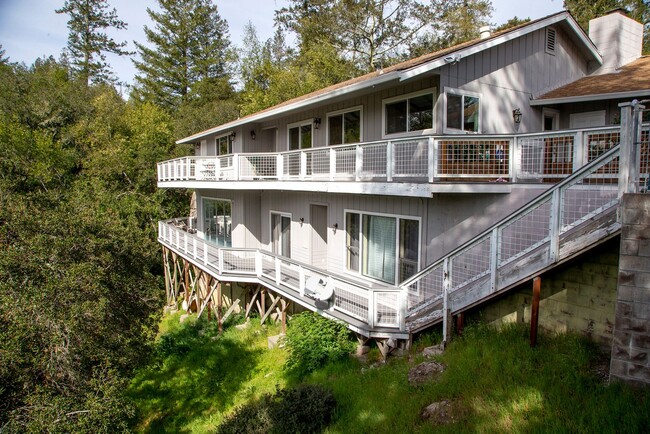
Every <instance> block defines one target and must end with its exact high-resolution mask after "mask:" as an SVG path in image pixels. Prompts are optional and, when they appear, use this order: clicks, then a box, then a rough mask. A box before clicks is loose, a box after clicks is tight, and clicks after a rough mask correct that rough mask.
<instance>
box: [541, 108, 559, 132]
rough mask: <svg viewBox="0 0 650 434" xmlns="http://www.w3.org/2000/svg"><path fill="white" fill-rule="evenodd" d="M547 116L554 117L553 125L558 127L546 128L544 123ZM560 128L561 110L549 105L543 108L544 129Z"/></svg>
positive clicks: (555, 129)
mask: <svg viewBox="0 0 650 434" xmlns="http://www.w3.org/2000/svg"><path fill="white" fill-rule="evenodd" d="M547 117H548V118H552V119H553V125H555V126H556V127H557V128H554V129H552V130H545V129H544V125H545V121H546V118H547ZM559 129H560V111H559V110H556V109H552V108H548V107H544V108H542V131H557V130H559Z"/></svg>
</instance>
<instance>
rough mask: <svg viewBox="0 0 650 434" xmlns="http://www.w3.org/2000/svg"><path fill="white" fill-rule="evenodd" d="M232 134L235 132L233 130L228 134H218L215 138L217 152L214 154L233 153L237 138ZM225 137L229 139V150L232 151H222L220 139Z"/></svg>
mask: <svg viewBox="0 0 650 434" xmlns="http://www.w3.org/2000/svg"><path fill="white" fill-rule="evenodd" d="M232 134H233V132H232V131H229V132H227V133H226V134H220V135H218V136H216V137H215V138H214V146H215V154H214V155H217V156H223V155H230V154H232V149H233V145H234V143H235V140H234V139H233V137H232ZM223 138H225V139H226V140H227V141H228V151H230V152H227V153H225V154H222V153H221V148H220V146H219V140H220V139H223Z"/></svg>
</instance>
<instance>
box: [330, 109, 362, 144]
mask: <svg viewBox="0 0 650 434" xmlns="http://www.w3.org/2000/svg"><path fill="white" fill-rule="evenodd" d="M327 119H328V128H329V129H328V136H329V143H328V144H329V145H342V144H345V143H359V142H360V141H361V110H353V111H350V112H347V113H341V114H338V115H333V116H329V117H328V118H327Z"/></svg>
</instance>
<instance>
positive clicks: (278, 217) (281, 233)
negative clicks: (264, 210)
mask: <svg viewBox="0 0 650 434" xmlns="http://www.w3.org/2000/svg"><path fill="white" fill-rule="evenodd" d="M271 251H272V252H273V253H275V254H276V255H282V256H286V257H288V258H290V257H291V215H290V214H282V213H277V212H271Z"/></svg>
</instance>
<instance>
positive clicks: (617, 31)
mask: <svg viewBox="0 0 650 434" xmlns="http://www.w3.org/2000/svg"><path fill="white" fill-rule="evenodd" d="M589 38H590V39H591V40H592V41H593V43H594V44H596V47H597V48H598V51H599V52H600V54H601V55H602V56H603V65H602V66H601V67H600V68H599V69H598V71H596V74H606V73H610V72H613V71H614V70H615V69H617V68H620V67H621V66H624V65H626V64H628V63H630V62H632V61H633V60H636V59H638V58H639V57H641V46H642V44H643V24H641V23H639V22H637V21H635V20H633V19H632V18H628V16H627V15H626V14H625V11H624V10H623V9H614V10H613V11H611V12H609V13H608V14H607V15H604V16H602V17H598V18H594V19H593V20H590V21H589Z"/></svg>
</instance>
